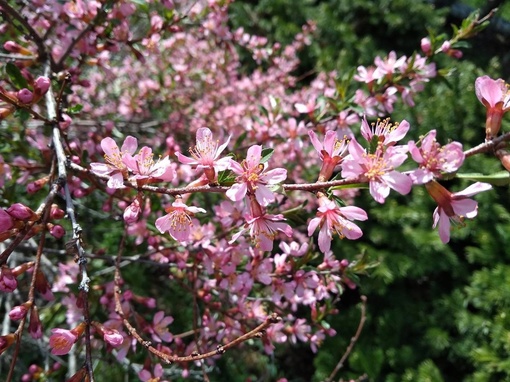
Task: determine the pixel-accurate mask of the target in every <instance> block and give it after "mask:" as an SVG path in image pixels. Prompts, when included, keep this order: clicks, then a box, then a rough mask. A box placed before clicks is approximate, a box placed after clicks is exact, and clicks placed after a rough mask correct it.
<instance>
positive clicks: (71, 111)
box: [67, 103, 83, 114]
mask: <svg viewBox="0 0 510 382" xmlns="http://www.w3.org/2000/svg"><path fill="white" fill-rule="evenodd" d="M82 109H83V105H82V104H79V103H78V104H76V105H73V106H71V107H68V108H67V112H68V113H69V114H77V113H79V112H80V111H81V110H82Z"/></svg>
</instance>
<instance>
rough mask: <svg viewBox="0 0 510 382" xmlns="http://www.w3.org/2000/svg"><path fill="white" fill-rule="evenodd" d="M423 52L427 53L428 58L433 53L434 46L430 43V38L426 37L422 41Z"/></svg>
mask: <svg viewBox="0 0 510 382" xmlns="http://www.w3.org/2000/svg"><path fill="white" fill-rule="evenodd" d="M420 45H421V50H422V51H423V53H425V54H426V55H427V56H428V55H429V54H430V53H431V49H432V44H431V42H430V38H428V37H424V38H422V39H421V44H420Z"/></svg>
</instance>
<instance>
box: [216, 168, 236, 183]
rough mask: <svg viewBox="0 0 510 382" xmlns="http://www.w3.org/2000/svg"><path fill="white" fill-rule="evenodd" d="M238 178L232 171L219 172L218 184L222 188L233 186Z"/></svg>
mask: <svg viewBox="0 0 510 382" xmlns="http://www.w3.org/2000/svg"><path fill="white" fill-rule="evenodd" d="M235 181H236V177H235V175H234V173H233V172H232V171H231V170H224V171H219V172H218V183H219V185H220V186H231V185H233V184H234V183H235Z"/></svg>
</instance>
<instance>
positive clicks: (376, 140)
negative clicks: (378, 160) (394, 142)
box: [369, 135, 379, 154]
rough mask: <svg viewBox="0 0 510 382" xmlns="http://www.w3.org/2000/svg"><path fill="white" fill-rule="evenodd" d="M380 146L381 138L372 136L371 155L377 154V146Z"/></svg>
mask: <svg viewBox="0 0 510 382" xmlns="http://www.w3.org/2000/svg"><path fill="white" fill-rule="evenodd" d="M378 145H379V137H378V136H377V135H374V136H372V139H371V140H370V149H369V152H370V154H373V153H375V151H376V150H377V146H378Z"/></svg>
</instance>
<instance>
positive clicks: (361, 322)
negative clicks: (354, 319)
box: [324, 296, 367, 382]
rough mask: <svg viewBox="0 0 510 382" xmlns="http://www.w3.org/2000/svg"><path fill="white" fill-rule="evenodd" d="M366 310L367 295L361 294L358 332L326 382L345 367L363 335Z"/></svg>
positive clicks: (329, 381)
mask: <svg viewBox="0 0 510 382" xmlns="http://www.w3.org/2000/svg"><path fill="white" fill-rule="evenodd" d="M366 311H367V297H366V296H361V317H360V320H359V324H358V329H356V333H355V334H354V337H352V338H351V342H350V343H349V346H347V349H346V350H345V353H344V354H343V355H342V358H340V361H338V363H337V364H336V366H335V368H334V369H333V371H332V372H331V374H330V376H329V377H328V378H326V380H325V381H324V382H331V381H333V378H335V376H336V374H337V373H338V372H339V371H340V369H341V368H342V367H344V363H345V361H346V360H347V358H348V357H349V355H350V354H351V352H352V349H353V348H354V345H355V344H356V342H357V341H358V338H359V336H360V335H361V331H362V330H363V325H365V321H366V318H367V317H366Z"/></svg>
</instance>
